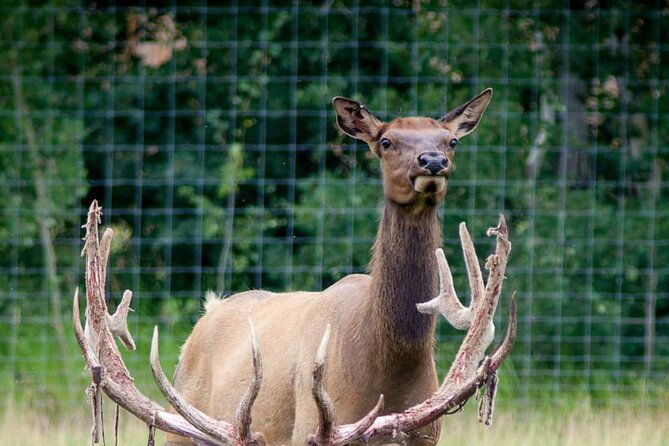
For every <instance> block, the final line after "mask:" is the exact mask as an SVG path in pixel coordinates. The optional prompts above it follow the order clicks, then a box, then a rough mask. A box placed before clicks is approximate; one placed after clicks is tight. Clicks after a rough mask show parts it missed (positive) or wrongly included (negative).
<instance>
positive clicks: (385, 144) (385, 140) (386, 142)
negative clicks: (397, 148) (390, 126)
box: [380, 138, 393, 149]
mask: <svg viewBox="0 0 669 446" xmlns="http://www.w3.org/2000/svg"><path fill="white" fill-rule="evenodd" d="M380 143H381V147H383V148H384V149H389V148H390V146H392V145H393V144H392V143H391V142H390V140H389V139H388V138H382V139H381V141H380Z"/></svg>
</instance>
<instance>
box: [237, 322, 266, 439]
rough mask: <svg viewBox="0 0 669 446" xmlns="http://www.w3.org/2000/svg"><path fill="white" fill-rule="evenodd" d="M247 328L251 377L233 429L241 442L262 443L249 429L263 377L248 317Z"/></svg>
mask: <svg viewBox="0 0 669 446" xmlns="http://www.w3.org/2000/svg"><path fill="white" fill-rule="evenodd" d="M249 328H250V330H251V350H252V352H253V378H252V379H251V382H250V383H249V386H248V387H247V388H246V392H245V393H244V397H243V398H242V401H241V402H240V403H239V407H238V408H237V417H236V424H235V431H236V432H237V436H238V437H239V440H240V441H241V443H242V444H254V443H263V444H264V442H265V441H264V439H263V438H262V435H260V434H254V433H253V432H252V431H251V422H252V420H253V418H252V416H251V410H252V409H253V403H254V402H255V400H256V398H257V397H258V392H260V385H261V384H262V377H263V364H262V357H261V356H260V349H259V348H258V337H257V336H256V330H255V327H254V326H253V322H252V321H251V318H249Z"/></svg>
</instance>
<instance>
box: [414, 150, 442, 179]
mask: <svg viewBox="0 0 669 446" xmlns="http://www.w3.org/2000/svg"><path fill="white" fill-rule="evenodd" d="M418 165H419V166H420V167H424V168H425V169H427V170H429V171H430V174H431V175H436V174H437V172H439V171H440V170H442V169H444V168H445V167H446V166H448V158H446V156H445V155H444V154H442V153H439V152H423V153H421V154H420V155H418Z"/></svg>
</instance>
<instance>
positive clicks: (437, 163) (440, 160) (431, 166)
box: [413, 152, 449, 193]
mask: <svg viewBox="0 0 669 446" xmlns="http://www.w3.org/2000/svg"><path fill="white" fill-rule="evenodd" d="M417 162H418V166H420V168H421V174H419V175H417V176H416V177H415V178H414V180H413V187H414V189H415V190H416V191H418V192H423V193H441V192H444V190H445V189H446V173H447V168H448V163H449V161H448V158H447V157H446V156H445V155H444V154H443V153H440V152H423V153H421V154H420V155H418V158H417Z"/></svg>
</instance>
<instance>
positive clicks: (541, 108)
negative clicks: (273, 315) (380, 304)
mask: <svg viewBox="0 0 669 446" xmlns="http://www.w3.org/2000/svg"><path fill="white" fill-rule="evenodd" d="M0 11H1V13H2V18H0V24H1V25H0V26H1V32H2V35H1V40H0V53H1V54H0V65H2V67H3V69H2V71H1V74H0V135H1V136H0V159H1V160H2V162H1V163H0V202H1V205H0V251H1V252H2V255H1V256H0V271H2V274H0V283H1V284H2V286H1V287H0V370H1V371H2V373H0V389H1V392H0V393H2V394H8V395H16V396H18V397H21V398H27V399H30V400H31V401H33V402H34V403H35V404H36V405H37V406H39V407H44V408H47V409H48V408H52V407H61V405H65V406H66V407H69V406H70V405H72V406H74V405H75V404H80V401H81V400H82V394H81V393H78V392H73V391H72V389H73V388H75V387H73V385H76V386H81V387H80V388H81V389H83V384H82V383H83V382H84V381H85V373H84V372H83V370H82V365H83V363H82V362H81V360H80V358H79V355H78V353H77V350H76V346H75V342H74V339H73V337H72V335H71V329H70V328H69V322H68V321H69V315H68V312H69V310H68V308H69V302H70V300H69V299H70V295H71V293H72V292H73V290H74V288H75V287H76V286H77V285H78V284H81V283H82V281H83V263H82V260H81V259H80V257H79V253H80V249H81V236H82V232H81V229H80V225H81V224H82V223H83V219H84V218H85V211H86V207H87V205H88V204H89V203H90V201H91V200H92V199H97V200H99V202H100V203H101V205H102V206H103V209H104V224H105V225H107V226H111V227H113V228H114V230H115V234H116V236H115V238H116V241H115V244H114V245H113V247H112V255H111V264H110V285H109V290H110V296H111V297H112V304H111V306H112V307H113V306H114V302H118V301H119V300H120V296H121V293H122V291H123V290H124V289H126V288H130V289H132V290H133V291H134V293H135V302H134V304H133V306H134V307H135V309H136V312H135V313H134V315H133V317H132V323H131V329H133V331H134V332H135V333H136V334H137V336H136V339H137V341H138V344H139V352H138V353H133V354H131V355H126V358H127V362H128V365H129V367H130V369H131V370H132V371H133V373H134V375H135V377H136V379H137V381H138V382H139V383H140V386H144V388H145V389H147V390H148V389H149V388H150V384H149V381H150V378H149V369H148V365H147V361H146V358H147V356H148V354H147V344H148V339H149V333H150V330H151V328H152V326H153V324H154V323H159V324H160V325H161V326H163V328H162V331H161V332H162V333H164V337H165V338H166V339H165V340H164V341H163V342H162V344H163V345H165V349H166V350H165V352H164V354H163V355H164V362H165V363H170V362H171V363H172V367H173V366H174V364H176V359H177V355H178V346H179V345H180V344H181V343H183V341H184V340H185V338H186V336H187V334H188V332H189V329H190V328H191V327H192V324H193V323H194V321H195V320H197V318H198V316H199V314H200V310H201V302H202V298H203V296H204V293H205V292H206V291H207V290H216V291H219V292H221V293H225V294H230V293H233V292H238V291H243V290H246V289H249V288H264V289H270V290H275V291H282V290H296V289H305V290H320V289H323V288H324V287H326V286H328V285H329V284H331V283H333V282H334V281H336V280H337V279H339V278H341V277H343V276H344V275H346V274H350V273H356V272H364V271H365V270H366V264H367V261H368V259H369V252H370V247H371V245H372V243H373V240H374V237H375V233H376V224H377V221H378V216H379V204H380V199H381V197H382V186H381V178H380V169H379V163H378V160H377V159H376V158H375V157H374V156H373V154H372V153H371V152H370V151H369V150H368V148H367V147H366V146H363V145H362V144H356V142H355V141H353V140H351V139H347V138H345V137H344V136H342V135H341V134H340V133H339V132H338V131H337V130H336V127H335V125H334V113H333V111H332V109H331V105H330V100H331V98H332V97H333V96H336V95H343V96H348V97H355V98H356V99H359V100H362V101H363V102H364V103H365V104H366V105H367V106H368V107H369V108H370V110H372V111H373V112H374V113H375V114H376V115H377V116H379V117H380V118H382V119H392V118H393V117H397V116H404V115H415V114H421V115H426V116H431V117H435V118H436V117H439V116H441V115H442V114H443V113H445V112H446V111H448V110H449V109H451V108H453V107H454V106H456V105H458V104H460V103H462V102H464V101H466V100H467V99H469V98H470V97H472V96H474V95H475V94H476V93H477V92H479V91H481V90H482V89H484V88H486V87H492V88H494V90H495V95H494V98H493V101H492V104H491V106H490V107H489V108H488V110H487V112H486V115H485V116H484V118H483V121H482V123H481V125H480V126H479V127H478V129H477V130H476V132H474V133H473V134H472V135H471V136H468V137H467V138H466V139H464V140H463V141H462V144H461V145H460V146H458V153H457V157H456V164H457V170H456V171H455V173H454V174H453V175H452V176H451V179H450V181H449V191H448V194H447V197H446V200H445V204H444V206H443V209H442V210H441V215H442V221H443V231H444V247H445V250H446V253H447V256H448V257H449V259H450V263H451V265H452V266H453V267H454V273H455V275H456V277H455V280H456V288H457V289H462V290H464V289H466V280H465V278H464V274H463V272H464V263H463V261H462V258H461V257H462V255H461V254H460V252H459V241H458V239H457V236H456V228H457V224H458V223H459V222H460V221H466V222H467V224H468V226H469V228H470V230H471V232H472V235H473V236H474V237H475V242H476V243H477V244H478V245H479V246H480V247H479V250H480V251H481V252H485V250H490V248H491V246H492V245H491V243H490V241H489V240H487V239H486V238H485V237H484V233H485V229H486V228H487V227H489V226H492V225H494V223H495V222H496V218H497V214H498V213H499V212H504V213H505V215H506V216H507V218H508V220H509V223H510V228H511V240H512V241H513V243H514V251H513V253H512V257H511V259H510V264H509V268H508V270H507V277H508V280H507V285H506V289H507V290H513V289H516V290H518V296H519V304H520V305H519V338H518V341H517V344H516V347H515V349H514V351H513V354H512V358H511V359H510V361H508V362H509V365H507V366H506V369H505V370H504V374H503V375H504V376H503V378H502V379H503V380H505V381H507V383H506V384H505V385H504V386H503V388H504V390H505V391H506V393H505V394H503V397H504V398H505V399H506V401H521V402H522V401H524V402H528V401H532V402H539V401H549V402H552V401H555V400H557V399H563V398H565V399H568V398H571V397H573V398H578V397H582V396H583V395H586V396H588V397H589V398H592V399H594V400H605V401H612V402H615V401H619V400H622V399H627V398H629V397H637V398H639V399H640V400H642V401H644V402H648V403H653V402H655V401H656V400H657V399H658V398H659V395H660V393H658V391H657V388H658V387H659V385H660V384H661V383H666V379H667V376H666V371H667V366H669V343H668V342H667V341H668V336H667V333H668V329H669V292H668V290H669V258H668V257H669V254H668V253H669V249H667V248H668V247H669V218H668V217H669V207H668V206H667V205H666V203H667V199H668V198H669V183H668V182H667V178H666V173H667V161H668V160H669V101H668V100H667V88H668V86H669V63H668V62H667V60H668V59H669V4H668V3H667V2H666V1H655V2H645V3H644V4H641V3H640V2H628V1H612V2H596V1H586V2H565V1H534V2H518V1H514V0H506V1H478V2H474V3H472V2H467V1H449V2H438V1H434V2H433V1H396V2H390V3H388V2H360V1H356V0H352V1H326V2H308V1H303V2H298V1H271V2H270V1H261V2H238V1H233V2H228V3H226V4H224V5H223V6H214V5H207V3H206V2H202V1H193V2H172V3H169V2H168V3H167V4H164V5H160V6H151V7H150V6H147V5H139V6H133V7H129V6H125V4H121V3H119V4H115V3H114V2H97V3H94V4H93V3H87V2H82V3H78V2H67V1H65V2H54V3H53V4H48V5H35V6H33V5H32V4H30V3H26V2H16V4H14V3H13V2H8V3H5V4H4V5H3V6H0ZM507 305H508V299H507V298H503V303H502V306H503V307H504V308H503V309H502V311H501V314H506V313H505V311H506V308H507V307H506V306H507ZM438 335H439V337H438V344H437V345H438V358H439V365H440V367H441V369H442V371H443V369H444V368H446V367H447V364H448V362H449V361H450V358H451V355H452V353H453V352H454V351H455V348H456V346H457V344H459V340H460V338H461V334H459V333H456V332H455V331H453V330H451V329H450V328H449V327H447V326H446V324H442V325H441V326H440V328H439V333H438ZM0 404H4V403H0Z"/></svg>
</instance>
